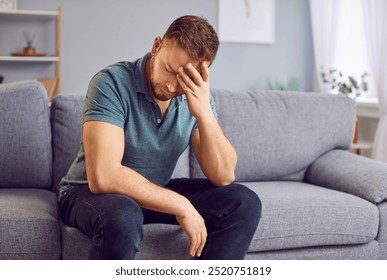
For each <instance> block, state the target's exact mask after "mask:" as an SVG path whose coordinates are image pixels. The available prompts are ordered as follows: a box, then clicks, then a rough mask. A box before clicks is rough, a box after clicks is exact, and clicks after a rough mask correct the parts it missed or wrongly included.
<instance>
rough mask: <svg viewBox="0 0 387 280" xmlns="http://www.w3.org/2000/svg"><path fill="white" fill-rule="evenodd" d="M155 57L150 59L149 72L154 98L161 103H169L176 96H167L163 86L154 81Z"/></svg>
mask: <svg viewBox="0 0 387 280" xmlns="http://www.w3.org/2000/svg"><path fill="white" fill-rule="evenodd" d="M154 58H155V57H152V58H151V59H150V63H149V68H150V69H149V72H150V75H149V76H150V88H151V90H152V94H153V97H154V98H156V99H157V100H160V101H168V100H170V99H172V98H173V97H174V96H167V95H166V94H165V93H163V92H162V91H163V90H162V85H160V84H158V83H156V82H155V80H154V60H153V59H154Z"/></svg>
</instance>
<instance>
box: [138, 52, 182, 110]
mask: <svg viewBox="0 0 387 280" xmlns="http://www.w3.org/2000/svg"><path fill="white" fill-rule="evenodd" d="M151 57H152V54H151V53H150V52H149V53H147V54H146V55H145V56H143V57H142V58H140V59H139V60H137V63H136V67H135V70H134V75H135V79H136V81H135V82H136V90H137V92H138V93H141V94H144V95H145V98H146V99H147V100H148V101H150V102H153V103H156V101H155V100H154V98H153V95H152V94H151V93H150V92H149V89H148V81H147V79H146V62H147V60H148V59H150V58H151ZM186 98H187V97H186V96H185V95H182V96H177V97H174V98H173V99H172V100H171V105H175V106H176V107H178V106H179V105H180V104H181V103H182V102H183V101H185V100H186ZM171 105H170V106H171Z"/></svg>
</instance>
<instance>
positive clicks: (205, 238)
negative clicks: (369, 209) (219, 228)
mask: <svg viewBox="0 0 387 280" xmlns="http://www.w3.org/2000/svg"><path fill="white" fill-rule="evenodd" d="M206 241H207V232H202V236H201V243H200V246H199V248H198V250H197V253H196V256H198V257H200V256H201V255H202V252H203V248H204V245H206Z"/></svg>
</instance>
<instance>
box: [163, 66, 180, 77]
mask: <svg viewBox="0 0 387 280" xmlns="http://www.w3.org/2000/svg"><path fill="white" fill-rule="evenodd" d="M165 70H166V71H167V72H168V73H170V74H173V75H177V73H176V72H175V71H174V70H172V69H171V68H170V67H169V66H167V65H165Z"/></svg>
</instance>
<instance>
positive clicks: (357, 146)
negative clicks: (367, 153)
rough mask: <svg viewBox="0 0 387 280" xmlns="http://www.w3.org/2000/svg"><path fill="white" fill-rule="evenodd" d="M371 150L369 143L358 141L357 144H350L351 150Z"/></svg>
mask: <svg viewBox="0 0 387 280" xmlns="http://www.w3.org/2000/svg"><path fill="white" fill-rule="evenodd" d="M372 148H373V143H372V142H371V141H359V142H358V143H355V144H352V145H351V149H353V150H355V149H360V150H370V149H372Z"/></svg>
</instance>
